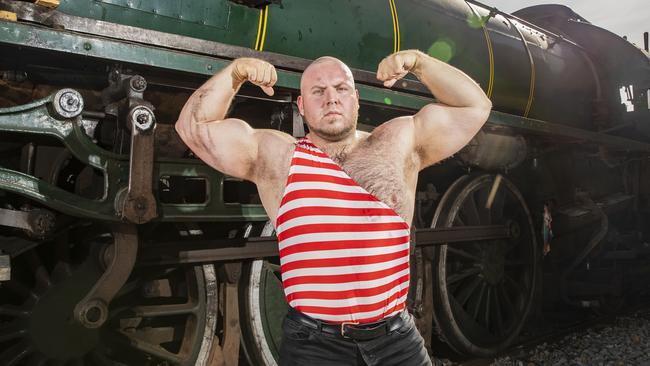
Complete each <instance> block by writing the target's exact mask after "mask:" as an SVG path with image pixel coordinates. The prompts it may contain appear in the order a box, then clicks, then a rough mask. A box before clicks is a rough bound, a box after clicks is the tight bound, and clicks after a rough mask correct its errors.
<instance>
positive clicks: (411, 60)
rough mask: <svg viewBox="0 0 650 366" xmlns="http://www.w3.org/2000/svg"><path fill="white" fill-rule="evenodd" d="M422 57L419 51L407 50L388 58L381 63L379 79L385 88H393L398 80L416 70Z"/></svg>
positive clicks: (378, 72)
mask: <svg viewBox="0 0 650 366" xmlns="http://www.w3.org/2000/svg"><path fill="white" fill-rule="evenodd" d="M421 55H422V52H420V51H418V50H406V51H400V52H397V53H393V54H392V55H390V56H387V57H386V58H384V59H383V60H381V62H380V63H379V67H378V68H377V79H379V80H380V81H383V82H384V86H385V87H387V88H390V87H392V86H393V84H395V82H397V80H399V79H401V78H403V77H404V76H406V74H408V73H409V71H413V70H414V69H415V67H416V66H417V62H418V59H419V58H420V56H421Z"/></svg>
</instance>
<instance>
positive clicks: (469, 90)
mask: <svg viewBox="0 0 650 366" xmlns="http://www.w3.org/2000/svg"><path fill="white" fill-rule="evenodd" d="M408 72H411V73H413V74H414V75H415V76H416V77H417V78H418V79H419V80H420V81H421V82H422V83H423V84H424V85H426V86H427V88H429V90H430V91H431V93H432V94H433V95H434V97H435V98H436V100H437V103H431V104H428V105H426V106H425V107H423V108H422V109H421V110H420V111H419V112H418V113H416V114H415V115H414V116H413V117H412V123H413V131H414V136H413V142H414V145H413V146H414V148H415V151H416V152H417V154H418V156H419V158H420V169H423V168H425V167H427V166H429V165H431V164H433V163H435V162H438V161H440V160H442V159H444V158H447V157H449V156H450V155H452V154H454V153H456V152H457V151H458V150H460V149H461V148H462V147H463V146H465V145H466V144H467V143H468V142H469V141H470V140H471V139H472V137H474V135H475V134H476V133H477V132H478V131H479V129H480V128H481V126H483V124H484V123H485V121H486V120H487V118H488V115H489V113H490V109H491V108H492V103H491V102H490V100H489V99H488V98H487V96H486V95H485V93H484V92H483V90H481V88H480V87H479V86H478V84H476V82H474V80H472V79H471V78H470V77H469V76H467V75H466V74H464V73H463V72H462V71H460V70H458V69H456V68H454V67H452V66H450V65H448V64H446V63H444V62H442V61H439V60H437V59H435V58H433V57H430V56H428V55H426V54H424V53H422V52H420V51H415V50H409V51H402V52H399V53H396V54H393V55H391V56H389V57H387V58H386V59H384V61H382V63H381V64H380V66H379V70H378V72H377V77H378V78H379V79H380V80H383V81H384V85H385V86H387V87H391V86H392V85H393V84H394V83H395V82H396V81H397V80H399V79H400V78H402V77H404V75H406V74H407V73H408Z"/></svg>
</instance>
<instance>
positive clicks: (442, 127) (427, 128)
mask: <svg viewBox="0 0 650 366" xmlns="http://www.w3.org/2000/svg"><path fill="white" fill-rule="evenodd" d="M488 115H489V110H486V109H484V108H472V107H450V106H446V105H442V104H436V103H433V104H429V105H427V106H425V107H424V108H422V109H421V110H420V111H419V112H418V113H416V114H415V115H414V116H413V123H414V131H415V136H414V140H415V148H416V151H417V153H418V155H419V157H420V162H421V163H420V164H421V167H420V169H424V168H426V167H427V166H430V165H432V164H435V163H437V162H438V161H440V160H443V159H446V158H448V157H450V156H451V155H453V154H455V153H456V152H458V151H459V150H460V149H462V148H463V147H464V146H465V145H467V143H469V142H470V141H471V140H472V138H473V137H474V136H475V135H476V133H477V132H478V131H479V130H480V129H481V127H482V126H483V123H484V122H485V120H486V119H487V117H488Z"/></svg>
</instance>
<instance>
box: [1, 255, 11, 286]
mask: <svg viewBox="0 0 650 366" xmlns="http://www.w3.org/2000/svg"><path fill="white" fill-rule="evenodd" d="M9 280H11V258H10V257H9V256H8V255H4V254H2V252H0V282H2V281H9Z"/></svg>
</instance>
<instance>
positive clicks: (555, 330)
mask: <svg viewBox="0 0 650 366" xmlns="http://www.w3.org/2000/svg"><path fill="white" fill-rule="evenodd" d="M649 309H650V300H649V299H647V298H644V299H642V300H640V301H637V303H636V304H634V305H630V306H628V307H626V308H625V309H623V310H622V311H620V312H618V313H616V314H600V315H596V314H594V313H592V314H584V312H577V311H569V312H563V313H558V314H553V315H550V316H548V318H553V317H554V318H555V319H554V320H551V321H550V325H548V324H547V326H546V327H547V328H548V329H543V330H541V329H533V330H532V333H534V334H528V335H526V334H525V333H524V335H523V336H522V337H521V340H520V342H518V343H516V344H515V345H514V346H513V347H511V348H510V349H509V350H508V351H506V352H503V353H502V354H500V355H498V356H497V357H490V358H470V359H464V360H457V361H455V362H454V361H451V362H442V363H441V364H443V365H445V366H447V365H450V366H487V365H493V364H495V362H497V361H498V360H510V361H515V362H516V361H521V360H522V359H525V358H526V357H527V355H530V354H531V353H532V352H533V351H534V350H535V349H536V348H537V347H539V346H540V345H545V344H549V345H552V344H557V343H560V342H561V341H562V340H563V339H564V338H565V337H567V336H570V335H572V334H582V333H585V332H587V331H588V330H589V329H595V330H600V329H604V328H606V327H610V326H615V325H616V320H617V319H618V318H619V317H626V316H633V315H635V314H638V313H639V312H645V313H650V310H649ZM581 313H582V314H581ZM567 315H571V316H582V317H583V319H579V320H574V321H566V320H564V321H563V320H560V317H564V318H566V317H567ZM547 320H548V319H547Z"/></svg>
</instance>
